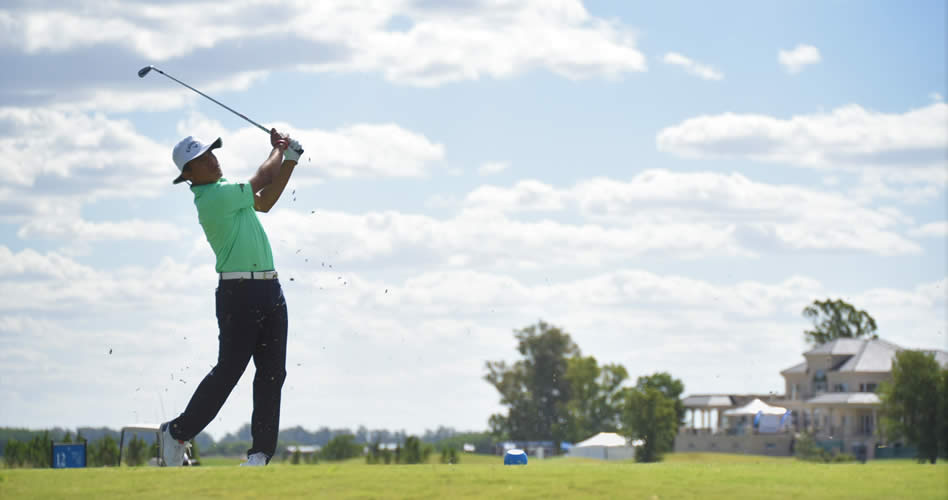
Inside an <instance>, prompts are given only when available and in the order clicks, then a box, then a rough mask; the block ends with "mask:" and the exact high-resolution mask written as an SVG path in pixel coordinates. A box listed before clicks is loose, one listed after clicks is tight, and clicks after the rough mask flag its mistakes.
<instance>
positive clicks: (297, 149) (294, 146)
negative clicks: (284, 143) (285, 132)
mask: <svg viewBox="0 0 948 500" xmlns="http://www.w3.org/2000/svg"><path fill="white" fill-rule="evenodd" d="M301 154H303V146H300V143H299V142H297V141H296V139H290V145H289V147H288V148H286V150H284V151H283V160H284V161H295V162H299V161H300V155H301Z"/></svg>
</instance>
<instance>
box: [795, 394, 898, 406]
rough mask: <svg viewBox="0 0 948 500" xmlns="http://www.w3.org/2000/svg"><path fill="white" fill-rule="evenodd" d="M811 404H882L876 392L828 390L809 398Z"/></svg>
mask: <svg viewBox="0 0 948 500" xmlns="http://www.w3.org/2000/svg"><path fill="white" fill-rule="evenodd" d="M807 404H810V405H827V406H839V405H878V404H882V401H881V400H880V399H879V396H878V395H877V394H876V393H874V392H828V393H825V394H820V395H819V396H817V397H815V398H813V399H809V400H807Z"/></svg>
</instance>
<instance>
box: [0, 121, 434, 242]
mask: <svg viewBox="0 0 948 500" xmlns="http://www.w3.org/2000/svg"><path fill="white" fill-rule="evenodd" d="M276 126H277V127H279V128H280V129H281V130H291V131H292V134H293V137H295V138H297V139H299V140H300V142H301V143H302V144H304V146H305V147H306V148H307V149H308V150H309V151H310V153H304V158H303V159H302V161H304V162H306V166H307V168H305V169H302V168H301V169H299V173H298V174H296V176H295V180H296V182H297V184H298V185H301V186H304V185H311V184H315V183H319V182H321V180H320V179H321V178H322V177H367V178H369V177H421V176H426V175H429V174H430V173H431V171H432V170H433V169H435V168H437V167H438V166H440V164H441V160H443V158H444V146H443V145H441V144H438V143H435V142H432V141H431V140H429V139H428V138H427V137H425V136H424V135H422V134H419V133H416V132H413V131H410V130H406V129H404V128H402V127H400V126H398V125H396V124H392V123H383V124H365V123H363V124H353V125H348V126H344V127H340V128H339V129H336V130H325V131H324V130H319V129H301V130H297V129H294V128H292V127H290V126H289V125H288V124H285V123H278V124H276ZM0 128H3V129H4V130H7V131H9V132H8V133H6V134H3V135H0V178H2V180H0V207H2V208H3V209H4V210H3V211H2V215H0V221H5V222H10V223H15V224H21V227H20V229H19V231H18V233H17V234H18V235H19V236H20V237H21V238H43V239H59V240H81V241H96V240H117V239H129V240H131V239H143V240H151V241H169V240H174V239H177V238H180V237H181V236H182V234H183V233H182V232H181V231H180V230H179V229H177V228H175V227H174V226H172V225H170V224H167V223H160V222H152V221H146V220H125V221H121V220H117V221H116V220H112V221H110V220H95V221H92V220H85V219H83V218H82V217H78V216H77V215H76V214H78V213H79V212H80V211H81V210H82V208H83V207H84V206H86V205H88V204H89V203H92V202H95V201H100V200H108V199H142V198H155V197H158V196H160V195H162V194H164V193H167V192H168V190H169V188H170V181H171V179H173V178H174V176H175V175H176V173H175V172H176V171H175V169H174V166H173V163H172V162H171V160H170V156H171V154H170V151H171V149H172V147H173V143H168V144H162V143H159V142H156V141H154V140H152V139H150V138H148V137H146V136H144V135H142V134H141V133H140V132H139V131H138V130H136V128H135V126H134V125H133V124H132V123H130V122H128V121H126V120H120V119H114V118H110V117H108V116H106V115H103V114H100V113H87V112H83V111H80V110H77V109H44V108H14V107H5V108H3V107H0ZM178 132H179V135H180V136H181V137H184V136H185V135H195V136H197V137H204V138H206V139H207V140H213V138H216V137H218V136H223V137H224V148H222V149H220V150H217V152H216V153H217V155H218V157H219V158H220V159H221V163H222V166H223V167H224V169H225V174H226V175H228V176H232V178H236V179H246V178H249V177H250V175H252V173H253V171H254V169H255V168H256V167H257V166H259V164H260V163H261V162H262V161H263V160H264V159H265V158H266V154H267V152H268V151H269V149H268V148H269V144H268V138H267V136H266V135H265V134H263V133H261V132H260V130H258V129H256V128H253V127H244V128H240V129H236V130H228V129H227V128H225V127H224V126H222V125H221V124H220V123H219V122H216V121H213V120H210V119H208V118H206V117H204V116H203V115H200V114H198V113H192V114H191V115H189V117H188V118H187V119H186V120H183V121H182V122H180V123H179V124H178ZM37 158H43V159H44V161H35V160H36V159H37ZM24 188H29V192H27V191H24Z"/></svg>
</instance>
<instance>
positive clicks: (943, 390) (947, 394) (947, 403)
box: [938, 368, 948, 459]
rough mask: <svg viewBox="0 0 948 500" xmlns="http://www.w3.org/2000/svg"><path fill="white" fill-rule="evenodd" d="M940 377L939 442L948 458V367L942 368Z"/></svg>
mask: <svg viewBox="0 0 948 500" xmlns="http://www.w3.org/2000/svg"><path fill="white" fill-rule="evenodd" d="M939 378H940V381H939V382H940V383H939V388H938V403H939V404H938V421H939V422H941V428H940V429H939V431H940V434H941V437H939V438H938V444H940V445H941V457H942V458H944V459H948V368H943V369H942V370H941V377H939Z"/></svg>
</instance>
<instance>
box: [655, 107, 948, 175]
mask: <svg viewBox="0 0 948 500" xmlns="http://www.w3.org/2000/svg"><path fill="white" fill-rule="evenodd" d="M946 118H948V104H945V103H934V104H930V105H928V106H926V107H924V108H920V109H913V110H910V111H906V112H905V113H900V114H888V113H880V112H875V111H871V110H866V109H864V108H862V107H861V106H858V105H849V106H844V107H841V108H837V109H835V110H833V111H832V112H829V113H817V114H810V115H797V116H793V117H791V118H789V119H786V120H784V119H780V118H775V117H772V116H767V115H754V114H736V113H724V114H720V115H704V116H699V117H695V118H689V119H687V120H685V121H684V122H682V123H680V124H678V125H675V126H672V127H667V128H665V129H662V130H661V131H660V132H659V133H658V135H657V137H656V143H657V146H658V148H659V150H661V151H665V152H669V153H674V154H677V155H680V156H685V157H725V158H733V157H744V158H748V159H752V160H757V161H773V162H781V163H788V164H794V165H801V166H810V167H840V166H866V165H870V166H886V165H893V164H894V165H905V166H923V167H924V166H931V165H932V164H939V163H941V162H943V161H944V158H943V152H944V149H945V148H946V147H948V120H946Z"/></svg>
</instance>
